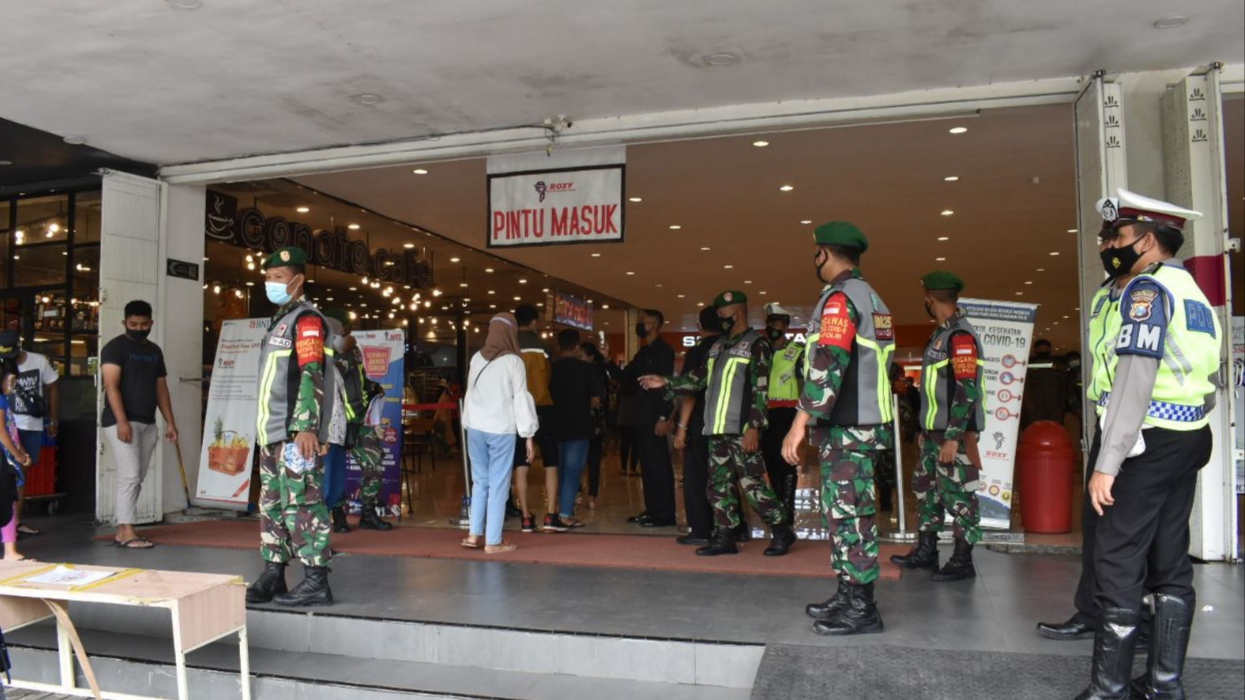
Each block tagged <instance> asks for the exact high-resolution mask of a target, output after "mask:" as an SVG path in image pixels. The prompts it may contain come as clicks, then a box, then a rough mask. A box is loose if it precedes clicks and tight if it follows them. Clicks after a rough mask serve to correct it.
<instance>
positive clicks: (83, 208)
mask: <svg viewBox="0 0 1245 700" xmlns="http://www.w3.org/2000/svg"><path fill="white" fill-rule="evenodd" d="M99 231H100V193H99V192H79V193H78V194H77V195H76V196H75V197H74V224H73V241H74V243H76V244H79V245H80V244H82V243H99Z"/></svg>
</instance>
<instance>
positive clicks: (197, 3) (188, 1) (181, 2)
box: [169, 0, 203, 10]
mask: <svg viewBox="0 0 1245 700" xmlns="http://www.w3.org/2000/svg"><path fill="white" fill-rule="evenodd" d="M169 4H170V5H172V6H173V7H175V8H177V9H179V10H197V9H199V8H200V7H203V0H169Z"/></svg>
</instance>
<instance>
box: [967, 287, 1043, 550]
mask: <svg viewBox="0 0 1245 700" xmlns="http://www.w3.org/2000/svg"><path fill="white" fill-rule="evenodd" d="M960 308H962V309H964V312H965V313H966V314H967V315H968V318H969V320H970V321H972V324H973V326H974V327H975V328H976V329H977V335H978V337H979V338H980V339H981V345H982V353H983V354H984V355H985V357H984V358H983V359H984V360H985V363H986V364H985V384H986V425H985V428H984V429H983V430H982V431H981V438H980V444H979V450H980V452H981V491H980V492H979V493H978V494H977V498H978V501H979V502H980V504H981V526H982V527H987V528H994V529H1002V530H1006V529H1009V528H1010V527H1011V510H1012V477H1013V472H1014V470H1015V466H1016V442H1017V439H1018V438H1019V436H1020V402H1021V399H1022V397H1023V396H1024V388H1025V373H1026V371H1027V369H1028V364H1029V341H1030V340H1031V339H1032V337H1033V323H1034V321H1035V320H1036V318H1037V305H1035V304H1018V303H1014V302H1007V301H987V300H984V299H960Z"/></svg>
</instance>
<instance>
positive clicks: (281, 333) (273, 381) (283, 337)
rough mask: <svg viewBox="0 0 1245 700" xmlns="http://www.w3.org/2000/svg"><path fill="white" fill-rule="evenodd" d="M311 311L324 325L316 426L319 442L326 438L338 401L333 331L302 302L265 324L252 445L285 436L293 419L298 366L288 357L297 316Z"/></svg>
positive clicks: (310, 306) (260, 354)
mask: <svg viewBox="0 0 1245 700" xmlns="http://www.w3.org/2000/svg"><path fill="white" fill-rule="evenodd" d="M308 313H311V314H315V315H317V316H319V317H320V320H321V322H322V323H323V324H324V332H325V338H324V354H325V362H324V395H323V397H322V399H321V402H320V425H319V426H318V428H317V431H318V433H317V434H318V435H319V437H320V438H321V440H322V441H327V439H328V437H329V426H330V424H331V422H332V419H333V407H334V405H335V404H336V402H337V400H338V392H339V386H338V385H339V384H340V382H341V377H340V375H339V373H338V370H337V363H336V362H335V353H334V352H333V347H332V340H333V337H334V336H335V334H334V333H333V332H332V331H331V330H329V327H328V322H327V321H326V320H325V318H324V316H323V315H321V314H320V311H319V310H318V309H316V307H314V306H312V305H311V304H310V303H308V302H306V301H304V302H302V303H299V304H297V305H295V306H294V308H292V309H291V310H290V311H289V312H288V313H286V314H285V315H284V316H282V317H281V318H279V319H277V320H276V321H275V322H273V323H272V324H271V325H270V326H269V331H268V333H266V334H265V335H264V340H263V344H262V345H261V346H260V350H259V378H260V379H259V410H258V411H257V416H256V430H255V435H256V444H258V445H260V446H266V445H272V444H275V443H278V442H284V441H285V440H287V439H289V427H290V422H291V420H293V415H292V412H293V407H294V402H295V401H296V400H297V399H298V386H299V380H298V369H297V367H295V365H294V363H293V362H292V360H291V358H292V356H293V354H294V342H295V335H296V333H297V329H296V328H295V326H296V325H297V321H298V317H299V316H302V315H305V314H308Z"/></svg>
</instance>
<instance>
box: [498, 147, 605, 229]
mask: <svg viewBox="0 0 1245 700" xmlns="http://www.w3.org/2000/svg"><path fill="white" fill-rule="evenodd" d="M624 169H625V166H623V165H598V166H589V167H580V168H571V169H557V170H545V171H528V172H516V173H504V174H496V175H489V178H488V193H489V221H488V246H489V247H490V248H509V247H515V246H531V245H554V244H559V243H606V242H619V241H622V239H623V182H624Z"/></svg>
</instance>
